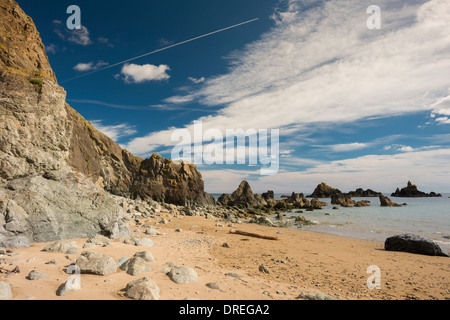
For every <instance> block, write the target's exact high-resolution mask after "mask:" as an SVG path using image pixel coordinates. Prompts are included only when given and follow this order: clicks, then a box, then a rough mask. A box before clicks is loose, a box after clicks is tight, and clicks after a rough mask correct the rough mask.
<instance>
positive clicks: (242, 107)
mask: <svg viewBox="0 0 450 320" xmlns="http://www.w3.org/2000/svg"><path fill="white" fill-rule="evenodd" d="M18 3H19V4H20V5H21V7H22V8H23V9H24V11H25V12H26V13H27V14H28V15H30V16H31V17H32V18H33V20H34V22H35V24H36V26H37V28H38V31H39V32H40V33H41V37H42V39H43V42H44V45H45V47H46V52H47V55H48V57H49V60H50V63H51V65H52V68H53V70H54V71H55V73H56V76H57V79H58V82H59V83H60V84H61V85H62V86H63V87H64V88H65V90H66V92H67V101H68V103H69V104H70V105H71V106H72V107H73V108H75V109H76V110H77V111H78V112H80V113H81V114H82V115H83V116H84V117H85V118H86V119H88V120H89V121H91V122H92V123H93V125H94V126H95V127H96V128H97V129H99V130H100V131H102V132H104V133H105V134H107V135H108V136H110V137H111V138H112V139H113V140H115V141H116V142H117V143H119V144H120V145H121V146H122V147H124V148H126V149H127V150H129V151H131V152H132V153H133V154H135V155H138V156H142V157H148V156H150V155H151V154H152V153H153V152H157V153H159V154H161V155H163V156H164V157H166V158H171V157H172V151H173V150H174V147H175V146H176V145H177V144H178V140H176V141H174V140H173V134H174V132H175V131H176V130H179V129H183V130H184V131H183V132H185V133H186V132H189V133H191V137H192V138H193V140H192V142H195V141H197V142H199V141H203V145H204V146H208V145H209V146H213V147H217V148H219V147H222V146H225V145H227V144H226V143H225V142H222V141H219V140H216V141H214V143H211V142H212V141H213V138H212V137H209V136H208V135H207V134H205V135H200V136H198V134H197V135H196V133H195V126H194V124H195V123H196V121H200V122H201V123H202V129H203V131H202V133H205V132H208V130H210V131H211V130H213V132H216V133H223V135H224V137H225V136H226V132H227V130H237V129H242V130H255V132H257V133H258V134H259V136H257V137H258V139H259V140H258V141H259V142H260V144H259V148H258V146H257V148H250V147H249V148H248V149H247V150H246V152H247V155H248V156H249V157H250V156H251V155H255V154H258V155H259V154H260V153H258V152H261V150H263V151H265V152H266V153H267V154H268V155H269V154H270V152H268V151H269V150H267V149H266V150H264V147H261V146H262V144H261V140H260V139H262V137H263V136H261V132H264V131H266V132H269V133H273V132H275V130H277V132H279V144H278V148H279V153H278V154H279V156H278V157H277V159H278V160H277V161H276V165H277V166H276V169H277V170H273V172H272V174H271V175H262V174H261V167H264V164H261V163H259V164H256V165H255V164H251V163H249V162H250V161H247V162H246V163H245V164H238V163H233V164H217V163H213V164H210V163H209V164H208V163H207V161H203V162H202V163H198V164H197V167H198V169H199V170H200V172H201V173H202V176H203V178H204V181H205V189H206V191H207V192H210V193H223V192H228V193H229V192H232V191H233V190H235V189H236V187H237V186H238V185H239V183H240V181H242V180H247V181H249V182H250V185H251V186H252V188H253V190H254V191H255V192H265V191H267V190H274V191H275V192H276V193H290V192H304V193H311V192H312V191H313V189H314V187H315V186H316V185H317V184H319V183H321V182H326V183H328V184H330V185H332V186H333V187H336V188H339V189H340V190H342V191H350V190H355V189H356V188H359V187H362V188H364V189H366V188H372V189H374V190H376V191H381V192H393V191H395V189H396V188H397V187H403V186H406V183H407V181H408V180H411V181H412V182H413V183H415V184H417V185H418V187H419V189H420V190H422V191H426V192H430V191H436V192H450V2H449V1H448V0H370V1H365V0H329V1H320V0H270V1H269V0H239V1H237V0H228V1H216V0H196V1H181V0H164V1H163V0H153V1H138V0H129V1H127V2H126V5H124V2H123V1H105V0H98V1H85V0H76V1H70V2H69V1H65V0H60V1H57V2H56V1H50V0H42V1H34V0H18ZM74 4H75V5H78V6H79V8H80V10H81V29H79V30H69V29H68V28H67V26H66V21H67V19H68V18H69V17H70V16H71V14H68V13H67V12H66V10H67V8H68V7H69V6H70V5H74ZM371 5H377V6H378V7H379V8H380V18H381V20H380V21H381V25H380V28H379V29H373V28H368V23H367V21H368V19H371V18H372V17H373V12H368V11H367V9H368V7H369V6H371ZM244 22H247V23H245V24H242V23H244ZM229 27H232V28H229ZM219 30H221V31H220V32H216V31H219ZM191 39H193V40H192V41H188V42H185V41H186V40H191ZM155 51H156V52H155ZM152 52H154V53H152ZM149 53H152V54H149ZM135 57H140V58H137V59H133V58H135ZM272 136H273V135H270V137H272ZM216 137H217V135H216ZM197 138H198V139H197ZM196 139H197V140H196ZM269 141H270V140H269ZM215 150H219V149H215ZM228 151H235V149H228ZM225 153H226V152H225ZM214 155H216V154H214ZM272 155H273V154H272ZM206 158H208V157H207V156H206V155H205V159H206ZM262 159H263V158H262V157H261V161H262Z"/></svg>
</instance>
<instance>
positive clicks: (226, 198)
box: [218, 181, 267, 208]
mask: <svg viewBox="0 0 450 320" xmlns="http://www.w3.org/2000/svg"><path fill="white" fill-rule="evenodd" d="M218 202H219V203H221V204H222V205H225V206H237V207H241V208H261V207H263V206H265V205H267V202H266V201H265V200H264V198H263V197H262V196H261V195H259V194H254V193H253V191H252V188H251V187H250V184H249V183H248V182H247V181H242V182H241V184H240V185H239V187H238V188H237V189H236V190H235V191H234V192H233V193H232V194H231V195H228V194H223V195H222V196H220V197H219V199H218Z"/></svg>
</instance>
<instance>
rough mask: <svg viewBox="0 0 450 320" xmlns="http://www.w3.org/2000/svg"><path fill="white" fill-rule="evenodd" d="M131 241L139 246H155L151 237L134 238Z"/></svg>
mask: <svg viewBox="0 0 450 320" xmlns="http://www.w3.org/2000/svg"><path fill="white" fill-rule="evenodd" d="M131 242H132V243H133V244H134V245H135V246H137V247H153V246H154V245H155V243H154V242H153V240H152V239H150V238H132V239H131Z"/></svg>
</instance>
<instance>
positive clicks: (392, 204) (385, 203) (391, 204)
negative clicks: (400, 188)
mask: <svg viewBox="0 0 450 320" xmlns="http://www.w3.org/2000/svg"><path fill="white" fill-rule="evenodd" d="M379 199H380V206H382V207H401V205H400V204H398V203H395V202H393V201H392V200H391V199H389V198H388V197H386V196H383V195H382V194H381V195H380V196H379Z"/></svg>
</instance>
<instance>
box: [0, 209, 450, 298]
mask: <svg viewBox="0 0 450 320" xmlns="http://www.w3.org/2000/svg"><path fill="white" fill-rule="evenodd" d="M161 218H166V219H167V221H168V223H167V224H161V223H158V221H159V220H160V219H161ZM144 225H154V228H155V229H157V230H159V231H160V232H162V233H163V234H162V235H157V236H151V238H152V239H153V240H154V242H155V246H153V247H137V246H134V245H131V244H124V243H122V242H120V241H112V243H111V245H109V246H106V247H99V246H96V247H94V248H89V249H86V250H92V251H96V252H100V253H103V254H106V255H108V256H110V257H112V258H113V259H114V260H115V261H116V262H117V261H118V260H119V259H120V258H122V257H126V258H131V257H132V256H133V255H134V254H135V253H136V252H139V251H143V250H148V251H150V252H151V253H152V254H153V256H154V258H155V259H156V261H155V262H152V263H150V265H151V267H152V270H151V272H148V273H145V274H140V275H138V276H131V275H129V274H127V273H126V272H124V271H121V270H120V269H118V271H117V272H116V273H114V274H111V275H107V276H98V275H87V274H82V275H81V289H80V290H79V291H76V292H73V293H71V294H69V295H66V296H63V297H58V296H56V290H57V289H58V287H59V286H60V285H61V284H62V283H64V282H65V281H66V280H67V278H68V277H69V275H68V274H67V273H65V271H64V270H65V268H66V267H67V266H68V265H69V264H70V263H72V262H74V261H75V260H76V258H77V257H78V256H79V255H80V253H81V252H82V251H84V250H85V249H82V247H83V245H84V243H85V242H86V240H87V239H77V240H76V243H77V247H78V251H79V253H78V254H72V255H68V254H65V253H49V252H42V251H41V250H42V248H44V247H45V246H46V245H47V244H44V243H36V244H33V245H31V246H30V247H29V248H26V249H14V250H13V252H14V253H17V254H13V255H12V256H6V255H4V256H2V257H0V259H1V260H0V261H1V264H0V267H1V268H3V269H8V270H12V269H13V268H15V267H16V266H18V267H19V269H20V273H17V274H15V275H12V276H10V277H8V278H5V274H1V275H0V281H4V282H6V283H8V284H9V285H10V286H11V288H12V294H13V300H24V299H33V300H117V299H119V300H120V299H127V300H128V298H127V297H125V295H124V290H123V289H124V288H125V287H126V284H127V283H129V282H131V281H133V280H136V279H139V278H141V277H143V276H148V277H150V278H152V279H153V280H154V281H155V282H156V284H157V285H158V287H159V288H160V299H161V300H181V299H186V298H189V299H199V300H272V299H275V300H286V299H287V300H295V299H299V296H300V295H302V294H303V295H305V294H317V293H319V292H320V293H323V294H326V295H329V296H331V297H333V298H335V299H338V300H372V299H374V300H405V299H420V300H430V299H439V300H444V299H449V298H450V259H449V258H446V257H431V256H424V255H417V254H410V253H402V252H387V251H385V250H384V245H383V243H380V242H371V241H362V240H357V239H348V238H342V237H336V236H330V235H325V234H319V233H314V232H310V231H305V230H293V229H281V228H272V227H265V226H260V225H255V224H246V223H243V224H230V223H229V222H226V221H219V220H217V219H206V218H204V217H187V216H180V217H173V216H171V215H169V214H168V213H167V214H161V215H160V216H159V217H158V218H156V219H144V218H141V224H139V225H138V226H136V225H132V227H131V230H134V231H136V230H141V231H144V230H145V227H144ZM230 230H241V231H246V232H252V233H257V234H261V235H266V236H274V237H278V238H279V240H278V241H274V240H265V239H259V238H254V237H247V236H241V235H236V234H230ZM132 236H133V237H137V238H139V237H149V236H146V235H144V234H143V233H142V232H133V235H132ZM224 243H227V244H228V246H223V244H224ZM52 259H54V260H55V261H56V265H55V264H46V262H48V261H50V260H52ZM167 263H173V264H175V265H177V266H181V265H185V266H189V267H192V268H194V269H195V270H196V271H197V273H198V275H199V278H198V280H199V283H189V284H176V283H174V282H173V281H172V280H170V279H169V277H168V276H167V275H166V274H165V273H164V272H161V270H163V269H164V268H167V267H168V265H167ZM261 265H263V266H264V269H265V270H267V271H268V273H267V272H262V271H260V266H261ZM371 265H377V266H379V267H380V269H381V289H373V290H369V289H368V287H367V279H368V277H369V276H370V274H368V273H366V271H367V268H368V267H369V266H371ZM33 269H36V270H38V271H40V272H43V273H46V274H48V275H49V277H48V278H45V279H42V280H35V281H31V280H27V279H26V276H27V275H28V274H29V272H30V271H32V270H33ZM227 273H235V274H239V275H240V276H242V277H241V278H236V277H232V276H229V275H226V274H227ZM211 282H212V283H215V284H217V285H218V286H219V288H220V289H211V288H209V287H207V286H206V284H207V283H211Z"/></svg>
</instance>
